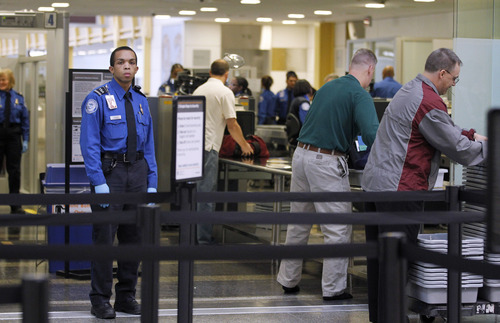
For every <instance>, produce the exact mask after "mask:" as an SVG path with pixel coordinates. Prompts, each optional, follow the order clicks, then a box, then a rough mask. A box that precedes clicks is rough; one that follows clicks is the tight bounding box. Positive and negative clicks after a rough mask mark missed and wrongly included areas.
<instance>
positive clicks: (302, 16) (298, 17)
mask: <svg viewBox="0 0 500 323" xmlns="http://www.w3.org/2000/svg"><path fill="white" fill-rule="evenodd" d="M304 17H305V16H304V15H303V14H301V13H291V14H288V18H292V19H302V18H304Z"/></svg>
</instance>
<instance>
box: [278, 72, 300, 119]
mask: <svg viewBox="0 0 500 323" xmlns="http://www.w3.org/2000/svg"><path fill="white" fill-rule="evenodd" d="M297 80H298V77H297V74H296V73H295V72H294V71H288V72H287V73H286V88H285V89H283V90H281V91H279V92H278V93H276V97H277V100H276V109H275V111H276V114H277V116H278V117H279V118H278V124H285V122H286V116H287V115H288V112H289V109H290V104H292V101H293V99H294V98H295V97H294V96H293V87H294V86H295V83H297Z"/></svg>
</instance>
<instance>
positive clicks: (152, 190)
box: [148, 187, 157, 205]
mask: <svg viewBox="0 0 500 323" xmlns="http://www.w3.org/2000/svg"><path fill="white" fill-rule="evenodd" d="M156 192H157V190H156V188H154V187H148V193H156ZM148 205H155V203H148Z"/></svg>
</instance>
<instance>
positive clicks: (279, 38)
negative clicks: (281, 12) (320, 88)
mask: <svg viewBox="0 0 500 323" xmlns="http://www.w3.org/2000/svg"><path fill="white" fill-rule="evenodd" d="M314 28H315V26H314V25H299V26H297V25H295V26H280V25H277V26H274V25H273V26H272V38H271V47H272V48H287V49H288V50H287V70H285V71H275V70H272V71H271V74H270V75H271V77H272V78H273V80H274V83H273V86H272V87H271V90H272V91H273V92H274V93H276V92H278V91H280V90H282V89H284V88H285V87H286V72H287V71H289V70H293V71H295V73H297V76H298V77H299V79H306V80H308V81H309V82H310V83H311V84H313V82H314V52H315V46H314V39H315V30H314Z"/></svg>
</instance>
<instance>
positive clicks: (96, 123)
mask: <svg viewBox="0 0 500 323" xmlns="http://www.w3.org/2000/svg"><path fill="white" fill-rule="evenodd" d="M138 69H139V68H138V67H137V55H136V53H135V52H134V51H133V50H132V49H131V48H130V47H126V46H124V47H119V48H116V49H115V50H114V51H113V53H112V54H111V58H110V67H109V71H110V72H111V73H112V74H113V79H112V80H111V81H110V82H108V83H106V84H105V85H103V86H101V87H99V88H97V89H95V90H94V91H92V92H91V93H90V94H89V95H88V96H87V97H86V98H85V100H84V101H83V103H82V126H81V136H80V146H81V150H82V155H83V158H84V161H85V169H86V171H87V176H88V177H89V180H90V184H91V188H92V191H93V192H95V193H110V192H111V193H122V192H145V191H146V190H147V192H153V193H154V192H156V188H157V182H158V175H157V167H156V160H155V151H154V142H153V122H152V119H151V114H150V111H149V106H148V101H147V100H146V97H145V96H144V94H142V93H141V92H140V91H139V89H138V87H132V81H133V79H134V76H135V74H136V73H137V70H138ZM108 206H109V204H101V205H100V206H98V205H93V206H92V211H93V212H95V211H102V210H103V209H104V208H107V207H108ZM136 207H137V206H136V205H111V207H110V209H111V210H114V211H117V210H131V209H135V208H136ZM115 235H117V237H118V241H119V243H120V244H137V243H139V242H140V240H141V237H140V234H139V229H138V227H137V226H135V225H110V224H107V225H94V227H93V233H92V240H93V242H94V244H100V245H112V244H113V240H114V238H115ZM138 268H139V262H124V261H119V262H118V272H117V277H118V283H117V284H116V286H115V304H114V309H113V307H111V304H110V303H109V300H110V297H111V295H112V292H111V288H112V285H113V262H112V260H109V261H103V262H96V261H93V262H92V264H91V280H92V281H91V288H92V289H91V291H90V295H89V296H90V301H91V303H92V309H91V313H92V314H93V315H95V316H96V317H97V318H104V319H110V318H114V317H115V316H116V313H115V310H116V311H120V312H125V313H129V314H136V315H139V314H140V313H141V307H140V305H139V304H138V303H137V301H136V300H135V292H136V285H137V275H138Z"/></svg>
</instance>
